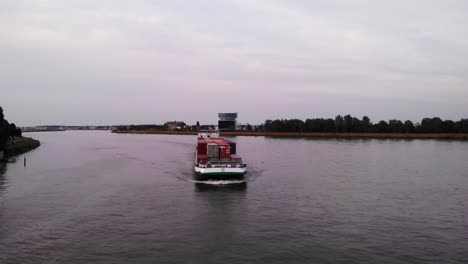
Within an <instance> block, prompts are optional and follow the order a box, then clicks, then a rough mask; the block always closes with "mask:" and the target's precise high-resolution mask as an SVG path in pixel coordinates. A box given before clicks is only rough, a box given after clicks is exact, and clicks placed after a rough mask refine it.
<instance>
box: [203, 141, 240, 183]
mask: <svg viewBox="0 0 468 264" xmlns="http://www.w3.org/2000/svg"><path fill="white" fill-rule="evenodd" d="M194 170H195V179H196V180H200V181H205V180H231V179H235V180H239V179H242V178H244V175H245V173H246V172H247V165H246V164H245V163H243V162H242V158H241V157H239V156H238V155H237V153H236V143H235V142H232V141H230V140H227V139H225V138H221V137H219V134H218V133H216V132H201V133H199V134H198V139H197V147H196V151H195V166H194Z"/></svg>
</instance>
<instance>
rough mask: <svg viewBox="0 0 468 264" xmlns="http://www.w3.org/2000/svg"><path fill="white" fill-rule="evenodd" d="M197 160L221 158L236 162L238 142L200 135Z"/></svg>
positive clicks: (204, 160)
mask: <svg viewBox="0 0 468 264" xmlns="http://www.w3.org/2000/svg"><path fill="white" fill-rule="evenodd" d="M197 154H198V155H197V162H202V163H205V162H208V161H214V160H220V161H225V162H229V161H232V162H236V161H238V160H239V159H240V158H239V157H238V156H237V155H235V154H236V143H235V142H232V141H229V140H227V139H225V138H220V137H209V136H199V137H198V145H197Z"/></svg>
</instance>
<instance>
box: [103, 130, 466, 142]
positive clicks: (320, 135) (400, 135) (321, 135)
mask: <svg viewBox="0 0 468 264" xmlns="http://www.w3.org/2000/svg"><path fill="white" fill-rule="evenodd" d="M112 132H113V133H119V134H161V135H197V134H198V132H197V131H159V130H125V131H112ZM220 134H221V135H222V136H254V137H259V136H263V137H309V138H381V139H385V138H403V139H465V140H466V139H468V134H466V133H437V134H436V133H428V134H425V133H309V132H304V133H301V132H247V131H225V132H221V133H220Z"/></svg>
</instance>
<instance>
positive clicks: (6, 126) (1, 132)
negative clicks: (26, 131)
mask: <svg viewBox="0 0 468 264" xmlns="http://www.w3.org/2000/svg"><path fill="white" fill-rule="evenodd" d="M15 136H16V137H21V129H20V128H17V127H16V125H15V124H14V123H11V124H10V123H8V121H7V120H6V119H5V115H4V114H3V108H2V107H1V106H0V150H3V149H4V148H5V144H6V143H7V141H8V139H10V138H12V137H15Z"/></svg>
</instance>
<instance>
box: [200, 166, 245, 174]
mask: <svg viewBox="0 0 468 264" xmlns="http://www.w3.org/2000/svg"><path fill="white" fill-rule="evenodd" d="M194 169H195V172H196V173H197V174H208V175H209V174H245V173H246V172H247V168H245V167H244V168H229V167H221V168H200V167H197V166H195V167H194Z"/></svg>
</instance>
